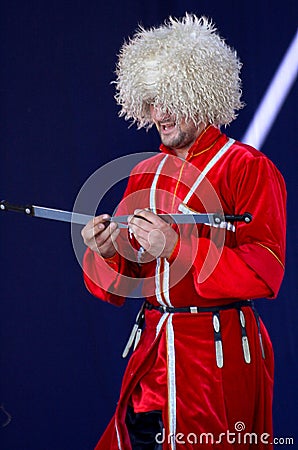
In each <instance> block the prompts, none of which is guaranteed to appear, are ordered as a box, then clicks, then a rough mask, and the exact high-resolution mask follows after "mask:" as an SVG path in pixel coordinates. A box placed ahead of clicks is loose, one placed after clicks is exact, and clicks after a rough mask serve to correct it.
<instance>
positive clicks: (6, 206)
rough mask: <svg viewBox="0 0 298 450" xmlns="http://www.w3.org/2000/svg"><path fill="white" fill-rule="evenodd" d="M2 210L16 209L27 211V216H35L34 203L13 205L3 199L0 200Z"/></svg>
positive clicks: (0, 209) (22, 211)
mask: <svg viewBox="0 0 298 450" xmlns="http://www.w3.org/2000/svg"><path fill="white" fill-rule="evenodd" d="M0 211H15V212H21V213H25V214H26V215H27V216H34V209H33V206H32V205H26V206H20V205H12V204H11V203H9V202H8V201H6V200H2V201H1V202H0Z"/></svg>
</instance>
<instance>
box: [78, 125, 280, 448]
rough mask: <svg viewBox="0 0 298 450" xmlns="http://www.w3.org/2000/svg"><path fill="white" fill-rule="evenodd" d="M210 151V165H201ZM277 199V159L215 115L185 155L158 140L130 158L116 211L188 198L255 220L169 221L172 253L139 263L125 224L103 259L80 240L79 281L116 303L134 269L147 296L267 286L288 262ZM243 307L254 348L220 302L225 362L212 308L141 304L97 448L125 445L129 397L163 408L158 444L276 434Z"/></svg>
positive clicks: (161, 298) (247, 294)
mask: <svg viewBox="0 0 298 450" xmlns="http://www.w3.org/2000/svg"><path fill="white" fill-rule="evenodd" d="M225 147H226V150H225V151H224V152H222V154H220V153H219V152H220V151H222V150H221V149H223V148H225ZM216 155H217V157H218V160H216V161H214V160H213V158H214V157H215V156H216ZM210 161H213V163H214V164H213V166H212V167H210V168H209V171H208V173H206V174H205V176H202V175H200V174H201V172H202V171H203V175H204V170H206V167H207V168H208V164H209V163H210ZM198 180H199V181H198ZM192 186H194V187H195V189H194V192H193V193H191V188H192ZM285 201H286V190H285V185H284V181H283V178H282V176H281V175H280V173H279V172H278V170H277V169H276V167H275V166H274V165H273V163H272V162H271V161H270V160H268V158H267V157H266V156H265V155H263V154H262V153H261V152H258V151H256V150H255V149H253V148H251V147H249V146H248V145H244V144H242V143H239V142H229V140H228V138H227V137H226V136H225V135H224V134H222V133H221V132H220V131H219V130H218V129H216V128H214V127H209V128H208V129H207V131H206V132H204V133H202V134H201V135H200V136H199V137H198V139H197V141H196V142H195V144H194V145H193V146H192V148H191V149H190V152H189V154H188V158H187V160H186V161H184V160H182V159H180V158H178V157H176V156H173V155H172V154H171V152H170V150H169V149H167V148H166V147H165V146H163V145H162V146H161V153H160V154H158V155H156V156H154V157H153V158H150V159H148V160H145V161H142V162H141V163H140V164H138V165H137V166H136V168H135V169H134V170H133V172H132V174H131V176H130V178H129V182H128V186H127V189H126V192H125V195H124V200H123V201H122V202H121V204H120V205H119V208H118V211H117V213H118V214H123V213H133V211H134V210H135V209H136V208H151V210H153V211H154V212H157V213H160V212H168V213H174V212H179V211H180V212H181V211H182V212H183V211H185V208H186V210H194V211H196V212H205V211H207V212H219V213H220V212H224V213H226V214H243V213H244V212H250V213H251V214H252V216H253V220H252V222H251V223H250V224H246V223H237V224H235V225H234V226H232V224H224V225H223V228H218V227H214V226H210V225H208V224H203V225H182V226H179V228H178V226H176V225H174V226H175V228H176V230H177V232H178V233H179V241H178V244H177V246H176V248H175V249H174V251H173V254H172V255H171V257H170V258H169V260H166V259H165V258H158V259H157V260H154V261H151V262H149V263H145V264H139V263H138V261H137V258H138V254H137V253H138V249H139V246H138V245H137V243H136V242H135V241H134V240H133V239H132V240H131V241H130V240H129V238H128V235H127V231H126V230H125V231H123V232H121V235H120V237H119V239H118V241H117V244H118V252H117V253H116V255H115V256H114V257H113V258H110V259H108V260H104V259H103V258H101V257H100V256H99V255H98V254H96V253H93V252H92V251H91V250H89V249H87V251H86V254H85V258H84V278H85V283H86V286H87V288H88V289H89V290H90V291H91V292H92V293H93V294H94V295H96V296H97V297H99V298H101V299H103V300H105V301H108V302H110V303H113V304H115V305H122V304H123V302H124V300H125V297H126V296H127V295H129V294H130V293H131V291H132V290H133V289H134V288H135V287H136V286H137V284H138V283H139V280H142V289H143V295H144V296H145V297H146V298H147V299H148V300H149V301H150V302H151V303H152V304H154V305H159V304H164V305H172V306H175V307H179V306H215V305H224V304H227V303H232V302H235V301H239V300H247V299H256V298H260V297H268V298H274V297H276V295H277V292H278V289H279V287H280V284H281V281H282V277H283V273H284V258H285V225H286V213H285ZM242 311H243V314H244V317H245V324H246V332H247V338H248V343H249V350H250V360H249V361H245V358H244V351H243V347H242V337H241V336H242V335H241V326H240V320H239V312H238V311H237V310H236V309H229V310H226V311H221V312H220V329H221V338H222V345H223V367H219V366H218V364H217V360H216V350H215V341H214V326H213V319H212V313H194V314H192V313H175V314H162V313H160V312H158V311H146V326H145V329H144V332H143V334H142V337H141V340H140V342H139V344H138V345H137V347H136V350H135V351H134V353H133V354H132V356H131V358H130V361H129V363H128V366H127V369H126V372H125V375H124V378H123V384H122V389H121V394H120V399H119V403H118V406H117V410H116V413H115V416H114V417H113V419H112V420H111V422H110V425H109V426H108V428H107V430H106V432H105V433H104V435H103V436H102V438H101V440H100V441H99V443H98V445H97V447H96V450H108V449H111V450H114V449H125V450H128V449H130V448H131V446H130V442H129V437H128V433H127V430H126V427H125V423H124V421H125V413H126V408H127V404H128V403H130V404H132V405H133V407H134V409H135V411H136V412H142V411H149V410H152V409H161V410H162V412H163V422H164V425H165V432H164V436H162V437H161V439H163V441H164V444H163V449H167V450H168V449H171V450H172V449H175V448H181V449H182V448H183V449H194V448H197V447H196V446H197V445H199V444H200V445H201V448H209V447H212V448H220V449H225V448H231V447H233V439H236V440H234V443H238V446H237V448H243V449H244V448H245V449H247V448H250V444H249V442H250V440H252V442H255V439H257V440H258V441H257V442H258V446H257V448H259V449H262V448H267V445H268V444H267V443H266V442H265V441H266V439H268V440H270V439H272V413H271V407H272V388H273V352H272V348H271V342H270V339H269V337H268V334H267V332H266V329H265V327H264V325H263V323H262V322H261V336H262V342H263V347H264V353H265V358H264V357H263V355H262V349H261V345H260V338H259V333H258V327H257V322H256V319H255V316H254V313H253V311H252V310H251V308H248V307H245V308H243V309H242ZM237 422H243V424H244V426H245V430H244V431H243V430H240V428H239V430H238V429H236V428H237V427H239V426H240V425H235V424H236V423H237ZM235 427H236V428H235ZM240 427H241V426H240ZM206 433H211V434H210V435H206ZM229 433H230V434H229ZM232 433H236V434H235V435H233V434H232ZM244 433H256V436H246V437H245V436H244ZM263 433H268V434H269V435H270V436H271V437H270V438H267V437H266V436H265V435H262V434H263ZM262 440H263V441H264V442H263V443H262V442H261V441H262ZM207 442H208V443H207ZM245 442H246V443H245ZM234 445H235V444H234ZM180 446H181V447H180ZM254 448H256V447H255V446H254Z"/></svg>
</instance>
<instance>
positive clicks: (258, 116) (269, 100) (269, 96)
mask: <svg viewBox="0 0 298 450" xmlns="http://www.w3.org/2000/svg"><path fill="white" fill-rule="evenodd" d="M297 73H298V31H297V32H296V34H295V36H294V39H293V40H292V42H291V44H290V46H289V48H288V50H287V52H286V54H285V56H284V58H283V60H282V61H281V63H280V65H279V67H278V69H277V71H276V73H275V75H274V78H273V80H272V82H271V83H270V85H269V87H268V89H267V91H266V93H265V95H264V97H263V99H262V101H261V103H260V106H259V107H258V109H257V111H256V112H255V115H254V117H253V119H252V121H251V123H250V125H249V127H248V129H247V130H246V133H245V135H244V136H243V138H242V141H243V142H245V143H246V144H249V145H252V146H253V147H255V148H258V149H261V147H262V145H263V143H264V141H265V139H266V137H267V135H268V133H269V131H270V129H271V127H272V126H273V123H274V121H275V119H276V116H277V114H278V113H279V111H280V109H281V107H282V105H283V103H284V101H285V99H286V97H287V95H288V93H289V91H290V89H291V87H292V85H293V84H294V82H295V79H296V77H297Z"/></svg>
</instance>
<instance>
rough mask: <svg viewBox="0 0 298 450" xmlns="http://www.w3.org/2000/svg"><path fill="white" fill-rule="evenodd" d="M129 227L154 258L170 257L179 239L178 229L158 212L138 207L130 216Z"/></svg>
mask: <svg viewBox="0 0 298 450" xmlns="http://www.w3.org/2000/svg"><path fill="white" fill-rule="evenodd" d="M128 227H129V229H130V231H131V232H132V233H133V235H134V237H135V238H136V240H137V241H138V242H139V244H140V245H141V246H142V247H143V248H144V249H145V250H146V252H148V253H149V254H150V255H152V256H153V257H154V258H157V257H164V258H169V257H170V256H171V254H172V252H173V250H174V247H175V245H176V243H177V240H178V234H177V233H176V231H175V230H174V229H173V228H172V227H171V225H169V224H168V223H167V222H165V221H164V220H162V219H160V218H159V217H158V216H157V215H156V214H153V213H152V212H150V211H147V210H145V209H137V210H135V212H134V215H133V216H130V217H129V218H128Z"/></svg>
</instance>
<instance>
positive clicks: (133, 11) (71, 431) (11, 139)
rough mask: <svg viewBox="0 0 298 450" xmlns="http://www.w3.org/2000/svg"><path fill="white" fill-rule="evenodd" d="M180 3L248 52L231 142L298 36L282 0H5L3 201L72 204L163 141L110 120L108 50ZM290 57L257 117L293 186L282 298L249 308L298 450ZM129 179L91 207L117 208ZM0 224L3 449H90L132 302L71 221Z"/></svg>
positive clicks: (104, 416)
mask: <svg viewBox="0 0 298 450" xmlns="http://www.w3.org/2000/svg"><path fill="white" fill-rule="evenodd" d="M185 11H188V12H194V13H196V14H198V15H202V14H204V15H206V16H208V17H212V18H213V19H214V21H215V23H216V25H217V27H218V29H219V30H220V32H221V34H222V35H223V36H225V38H226V40H227V42H228V44H229V45H231V46H233V47H235V48H236V49H237V51H238V53H239V56H240V58H241V60H242V61H243V63H244V65H243V70H242V76H243V92H244V95H243V98H244V101H245V103H246V105H247V106H246V107H245V109H244V110H243V111H242V112H241V113H240V115H239V117H238V119H237V120H236V122H234V123H233V124H232V125H231V126H230V127H229V128H228V129H227V132H228V134H229V135H230V136H232V137H234V138H237V139H241V138H242V137H243V136H244V134H245V133H246V131H247V129H248V128H249V125H250V124H251V122H252V120H253V117H254V114H255V113H256V111H257V110H258V108H259V106H260V104H261V101H262V99H263V97H264V95H265V92H266V90H267V89H268V87H269V86H270V83H271V82H272V80H273V77H274V74H275V73H276V71H277V69H278V68H279V67H280V65H281V63H282V61H283V58H284V56H285V55H286V53H287V50H288V49H289V47H290V44H291V42H292V40H293V38H294V36H295V33H296V26H297V14H296V13H297V8H296V6H295V2H293V1H292V0H285V1H282V2H280V1H275V0H274V1H269V0H260V1H256V0H251V1H249V2H248V1H247V2H240V1H232V0H230V1H226V2H222V1H219V0H214V1H210V0H201V1H195V0H193V1H192V0H176V1H174V0H172V1H171V0H163V1H160V0H151V1H150V2H145V1H139V0H135V1H133V0H121V1H120V0H109V1H107V2H99V1H98V0H85V1H79V0H74V1H72V2H68V1H66V0H60V1H50V2H46V1H42V0H39V1H38V0H36V1H33V0H27V1H16V0H2V1H1V6H0V33H1V39H0V48H1V50H0V52H1V53H0V54H1V71H0V96H1V103H0V111H1V125H0V129H1V131H0V151H1V164H0V171H1V175H0V197H1V199H6V200H10V201H11V202H15V203H19V204H30V203H33V204H36V205H44V206H49V207H55V208H61V209H72V207H73V205H74V202H75V199H76V197H77V195H78V193H79V191H80V189H81V187H82V185H83V184H84V182H85V181H86V180H87V179H88V177H89V176H90V175H91V174H92V173H93V172H94V171H95V170H96V169H98V168H100V167H102V166H103V165H104V164H106V163H108V162H109V161H112V160H115V159H117V158H119V157H120V156H123V155H127V154H132V153H135V152H147V151H158V146H159V139H158V135H157V133H156V132H155V131H154V130H152V131H150V132H148V133H146V132H145V131H137V130H136V129H135V128H134V127H132V128H130V129H128V123H127V122H125V121H124V120H123V119H119V118H118V117H117V113H118V107H117V106H116V105H115V102H114V99H113V95H114V86H113V85H111V84H110V83H111V81H112V80H113V79H114V78H115V76H114V69H115V61H116V54H117V52H118V50H119V48H120V46H121V45H122V43H123V41H124V39H125V38H127V37H128V36H129V35H131V34H132V33H133V31H134V30H135V28H136V26H137V25H138V24H139V23H140V24H142V25H144V26H145V27H147V26H151V25H158V24H159V23H160V22H162V21H163V20H164V19H165V18H166V17H167V16H169V15H173V16H182V15H184V12H185ZM294 66H295V62H294V63H293V62H292V66H289V67H288V68H287V70H286V73H285V74H284V75H282V76H281V77H280V78H281V80H282V83H281V84H280V85H278V86H277V87H275V88H274V89H273V92H274V93H275V94H276V96H277V97H278V96H279V95H280V94H281V93H283V92H286V90H287V89H288V92H287V94H285V95H284V96H283V98H282V100H281V101H280V108H279V111H276V113H277V114H275V115H274V114H273V116H272V117H271V113H274V112H275V107H276V106H278V105H277V104H278V100H277V99H276V100H275V99H273V101H271V103H270V106H269V110H268V111H267V113H266V114H265V119H266V118H267V119H268V120H267V121H266V120H265V122H266V123H265V122H260V127H259V128H260V130H259V133H261V135H262V136H263V135H264V136H263V142H262V146H261V149H262V151H263V152H264V153H266V154H267V155H268V156H269V157H270V158H271V159H272V160H273V161H274V163H275V164H276V165H277V167H278V168H279V169H280V170H281V172H282V173H283V175H284V177H285V179H286V182H287V186H288V194H289V198H288V245H287V252H288V253H287V270H286V276H285V279H284V282H283V285H282V288H281V291H280V294H279V296H278V299H277V300H274V301H269V300H260V301H258V305H259V309H260V310H261V314H262V317H263V319H264V321H265V323H266V325H267V327H268V329H269V332H270V334H271V338H272V341H273V345H274V348H275V357H276V381H275V400H274V419H275V435H276V437H283V438H286V437H295V438H296V444H295V446H294V447H293V446H292V448H298V440H297V439H298V438H297V399H298V397H297V395H298V394H297V378H298V366H297V361H298V339H297V338H298V331H297V330H298V326H297V317H298V308H297V229H298V214H297V205H296V202H295V200H296V198H295V195H296V193H297V187H296V183H297V115H296V107H297V106H296V105H297V104H296V101H297V87H295V85H294V84H293V85H292V86H291V83H288V88H286V86H285V85H286V83H287V75H289V73H290V72H294V70H295V68H294ZM268 121H269V122H270V121H271V125H272V126H271V127H269V128H270V129H268V133H266V132H265V131H266V127H267V125H268V124H267V122H268ZM123 188H124V184H123V183H120V184H119V185H117V186H116V187H115V188H114V189H113V190H112V192H111V193H108V194H107V195H106V196H105V197H104V198H103V200H102V202H101V204H100V205H99V209H100V210H101V211H107V212H112V210H113V209H114V207H115V206H116V205H117V202H118V201H119V199H120V196H121V193H122V191H123ZM99 190H100V186H99ZM277 213H278V211H277ZM0 227H1V247H0V249H1V291H0V292H1V294H0V295H1V301H0V334H1V343H0V345H1V347H0V351H1V368H0V379H1V392H0V406H1V409H0V419H1V422H0V433H1V434H0V439H1V442H0V447H1V449H3V450H70V449H71V450H91V449H92V448H93V447H94V445H95V444H96V442H97V440H98V438H99V437H100V434H101V433H102V431H103V430H104V428H105V426H106V424H107V422H108V421H109V419H110V417H111V415H112V413H113V411H114V409H115V405H116V402H117V398H118V392H119V388H120V382H121V377H122V374H123V370H124V368H125V365H126V361H123V360H122V358H121V353H122V350H123V347H124V345H125V342H126V339H127V336H128V333H129V329H130V327H131V324H132V321H133V318H134V314H135V311H136V310H137V308H138V307H139V304H140V300H135V299H134V300H129V301H128V302H127V303H126V305H125V306H124V307H123V308H119V309H117V308H115V307H113V306H110V305H106V304H104V303H103V302H101V301H100V300H98V299H95V298H93V297H92V296H91V295H90V294H89V293H88V292H87V290H86V289H85V287H84V284H83V281H82V274H81V268H80V265H79V263H78V261H77V259H76V256H75V254H74V251H73V246H72V240H71V233H70V226H69V224H65V223H58V222H55V221H46V220H41V219H33V218H29V217H25V216H23V215H19V214H15V213H1V215H0ZM9 415H10V416H11V417H10V416H9ZM239 420H241V418H239ZM9 421H10V423H8V422H9Z"/></svg>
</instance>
